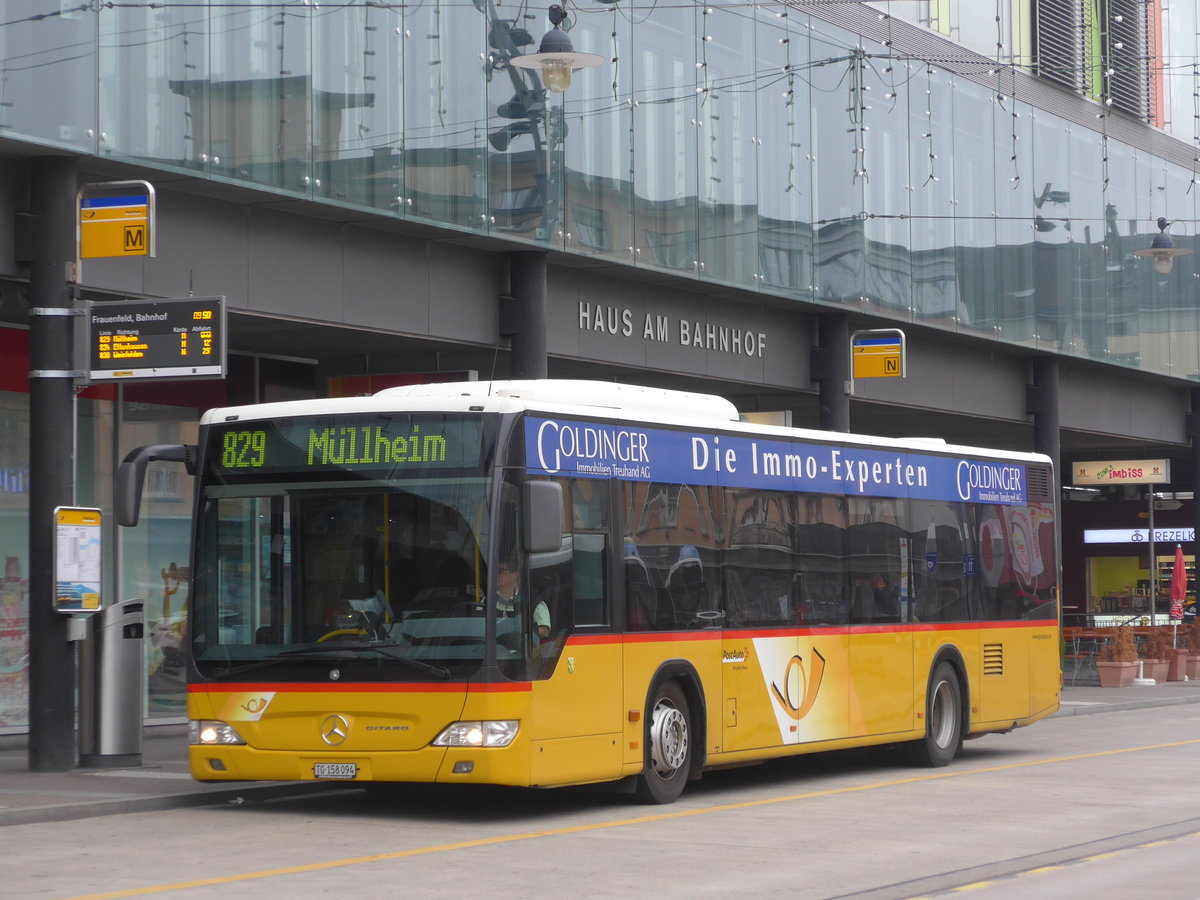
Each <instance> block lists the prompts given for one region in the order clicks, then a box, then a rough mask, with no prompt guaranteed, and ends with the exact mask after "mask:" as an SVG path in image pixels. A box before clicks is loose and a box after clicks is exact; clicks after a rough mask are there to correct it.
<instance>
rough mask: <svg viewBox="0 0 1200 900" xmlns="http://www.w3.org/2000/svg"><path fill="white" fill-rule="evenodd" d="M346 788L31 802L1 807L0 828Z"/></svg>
mask: <svg viewBox="0 0 1200 900" xmlns="http://www.w3.org/2000/svg"><path fill="white" fill-rule="evenodd" d="M338 789H340V790H346V789H347V788H346V783H345V782H328V783H325V784H317V783H315V782H307V781H289V782H286V783H284V784H254V783H249V784H245V785H242V786H241V787H236V788H230V789H227V790H216V791H204V792H202V793H187V794H169V795H167V796H162V797H154V796H140V797H129V798H128V799H124V800H99V801H91V802H85V803H73V804H66V805H61V806H60V805H48V806H32V807H27V808H25V809H7V810H5V809H0V828H3V827H4V826H6V825H34V824H38V823H41V822H68V821H71V820H72V819H90V818H93V817H95V816H115V815H120V814H122V813H131V812H156V811H159V810H167V809H187V808H189V807H192V808H195V807H202V806H222V805H231V806H241V805H242V804H244V803H265V802H267V801H270V800H286V799H290V798H293V797H305V796H308V795H310V794H318V793H327V792H329V791H332V790H338Z"/></svg>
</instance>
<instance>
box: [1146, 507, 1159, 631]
mask: <svg viewBox="0 0 1200 900" xmlns="http://www.w3.org/2000/svg"><path fill="white" fill-rule="evenodd" d="M1146 494H1147V496H1148V498H1149V506H1150V625H1151V626H1153V625H1154V608H1155V607H1156V606H1158V555H1157V554H1156V553H1155V552H1154V485H1152V484H1148V485H1146Z"/></svg>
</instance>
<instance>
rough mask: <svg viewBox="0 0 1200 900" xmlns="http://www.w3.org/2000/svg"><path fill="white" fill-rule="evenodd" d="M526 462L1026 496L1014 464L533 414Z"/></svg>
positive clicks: (959, 497)
mask: <svg viewBox="0 0 1200 900" xmlns="http://www.w3.org/2000/svg"><path fill="white" fill-rule="evenodd" d="M525 465H526V467H527V468H528V470H529V472H530V473H531V474H535V475H572V476H576V477H582V478H619V479H622V480H626V481H655V482H661V483H666V484H699V485H721V486H725V487H740V488H755V489H760V490H769V491H796V492H804V493H818V494H847V495H862V496H872V497H911V498H914V499H925V500H951V501H961V502H971V503H999V504H1006V505H1023V504H1024V503H1025V502H1026V496H1027V494H1026V485H1025V466H1024V465H1022V464H1020V463H1013V462H998V461H996V460H980V459H966V458H961V457H954V456H934V455H932V454H924V453H913V452H904V451H898V450H871V449H867V448H864V447H843V446H836V445H833V446H831V445H825V444H809V443H802V442H800V441H789V440H780V439H775V438H764V437H759V436H743V435H730V434H722V435H715V434H709V433H701V432H691V431H668V430H666V429H659V428H642V427H640V426H636V425H619V424H609V423H604V422H578V421H573V420H568V419H543V418H537V417H533V416H529V417H527V418H526V419H525Z"/></svg>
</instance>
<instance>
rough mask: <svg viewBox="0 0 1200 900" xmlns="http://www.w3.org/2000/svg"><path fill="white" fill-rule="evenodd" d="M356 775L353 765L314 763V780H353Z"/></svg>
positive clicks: (354, 765) (356, 769) (355, 765)
mask: <svg viewBox="0 0 1200 900" xmlns="http://www.w3.org/2000/svg"><path fill="white" fill-rule="evenodd" d="M356 775H358V765H357V764H355V763H314V764H313V777H314V778H354V777H355V776H356Z"/></svg>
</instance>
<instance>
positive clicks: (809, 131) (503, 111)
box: [0, 0, 1200, 731]
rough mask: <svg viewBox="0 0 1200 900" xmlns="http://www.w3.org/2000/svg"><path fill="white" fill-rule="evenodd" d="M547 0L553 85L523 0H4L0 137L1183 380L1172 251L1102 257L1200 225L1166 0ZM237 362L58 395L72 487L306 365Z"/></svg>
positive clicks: (10, 437)
mask: <svg viewBox="0 0 1200 900" xmlns="http://www.w3.org/2000/svg"><path fill="white" fill-rule="evenodd" d="M568 14H569V17H570V22H571V25H572V27H571V30H570V38H571V41H572V42H573V43H574V45H575V46H576V47H577V48H578V49H580V50H585V51H588V52H590V53H595V54H598V55H599V56H601V57H603V58H604V60H605V62H604V64H603V65H601V66H598V67H595V68H588V69H584V70H581V71H579V72H577V73H576V74H575V76H574V81H573V84H572V86H571V87H570V89H569V90H568V91H567V92H566V93H562V94H558V93H549V92H547V91H546V90H545V87H544V85H543V84H542V81H541V79H540V77H539V75H538V74H537V72H536V71H529V70H525V69H522V68H518V67H515V66H512V65H511V64H510V61H511V59H512V58H513V57H514V56H517V55H520V54H524V53H529V52H532V51H533V50H535V49H536V46H537V42H538V39H539V38H540V36H541V34H542V33H543V32H544V31H545V30H546V29H547V27H548V22H547V19H546V17H545V10H544V9H543V8H542V7H530V6H527V5H520V6H510V5H505V4H502V3H499V2H497V0H424V2H420V3H410V4H400V3H395V4H392V3H383V2H357V0H347V2H338V3H331V4H317V3H311V2H307V0H282V2H280V0H275V2H264V0H238V2H234V3H230V2H216V0H214V2H211V3H206V2H189V3H179V4H176V3H172V2H165V3H161V2H160V3H153V4H152V3H141V2H130V3H121V4H99V3H97V4H89V3H78V4H71V3H60V2H59V0H9V2H6V3H5V4H4V10H3V13H0V19H2V21H0V145H2V146H0V149H9V150H11V149H12V148H20V154H21V155H26V156H28V155H31V154H32V153H35V152H45V153H68V154H76V155H79V156H81V157H84V158H89V159H92V160H96V161H102V162H106V163H112V164H115V165H118V166H122V165H124V166H130V167H136V168H137V170H138V171H141V172H145V171H147V170H148V171H151V172H155V173H161V175H162V177H163V178H164V179H166V180H175V181H178V182H186V183H188V184H189V189H190V190H192V191H193V192H194V193H199V194H203V193H204V191H205V186H206V185H211V186H212V189H213V190H214V191H217V190H219V189H220V188H221V187H222V186H235V187H248V188H252V189H254V190H255V191H257V192H259V194H260V195H266V196H269V197H272V198H274V199H276V200H278V201H279V202H280V203H284V202H289V201H290V202H297V201H298V202H300V203H305V204H310V205H311V206H310V208H315V207H319V208H323V209H334V208H336V209H337V210H338V211H339V213H338V214H339V215H341V216H342V217H343V218H353V217H354V216H356V215H357V216H360V217H363V218H375V219H385V220H396V221H397V222H403V223H405V224H406V225H409V226H412V227H413V228H417V229H420V228H428V229H437V230H438V231H439V233H450V234H454V235H460V236H462V237H464V238H472V237H481V238H486V239H488V240H491V241H497V242H500V243H501V244H502V245H503V244H507V245H508V246H509V247H510V248H511V249H515V250H520V249H547V250H553V251H558V252H559V253H562V254H566V255H568V256H570V257H575V258H578V260H580V261H581V263H580V264H581V265H584V264H594V265H596V266H598V267H599V266H608V267H624V268H631V269H641V270H645V271H646V272H647V273H653V274H654V275H655V276H667V277H668V278H669V277H674V278H676V279H679V280H681V281H686V282H688V283H689V284H691V283H698V284H699V285H701V286H702V287H703V288H704V289H706V290H710V292H713V291H720V290H722V289H733V290H736V291H737V292H739V293H740V294H741V295H742V296H745V295H746V294H749V295H752V296H758V297H761V298H763V300H764V302H771V303H774V304H779V303H780V302H784V303H786V302H787V301H796V302H797V303H798V304H803V308H804V309H805V310H807V311H808V312H812V311H813V310H821V309H826V310H834V311H848V312H851V313H854V314H860V315H861V314H865V315H869V316H871V317H876V318H877V319H879V320H880V321H881V322H882V323H884V324H889V323H895V324H899V325H905V324H911V325H914V326H919V327H922V328H928V329H931V330H932V331H934V332H940V333H944V334H945V335H946V336H948V337H954V336H966V337H969V338H971V339H972V340H974V341H987V342H994V343H995V344H997V345H999V346H1001V347H1005V348H1020V349H1023V350H1025V351H1028V352H1029V353H1030V354H1048V355H1054V356H1060V357H1064V358H1068V359H1072V360H1078V361H1084V362H1095V363H1102V364H1107V365H1109V366H1114V367H1118V368H1119V369H1133V370H1137V371H1138V372H1139V373H1143V374H1146V375H1150V376H1155V377H1163V378H1165V379H1168V380H1178V381H1179V382H1181V383H1186V382H1189V381H1191V382H1195V381H1200V304H1197V303H1196V293H1197V284H1198V283H1197V278H1200V268H1198V266H1200V256H1198V255H1197V254H1196V253H1192V254H1191V255H1186V256H1181V257H1179V258H1178V259H1176V260H1175V263H1174V270H1173V272H1171V273H1170V275H1169V276H1168V275H1166V274H1162V273H1158V272H1156V270H1155V267H1154V266H1153V265H1152V264H1151V262H1150V261H1149V260H1147V259H1144V258H1141V257H1138V256H1136V255H1134V254H1135V252H1136V251H1140V250H1145V249H1147V248H1149V247H1150V244H1151V240H1152V238H1153V237H1154V236H1155V234H1157V233H1158V230H1159V229H1158V226H1157V224H1156V223H1157V222H1158V221H1159V220H1160V219H1163V220H1165V221H1166V223H1168V224H1167V232H1168V233H1169V235H1170V236H1171V238H1172V239H1173V240H1174V242H1175V245H1176V247H1179V248H1182V249H1186V250H1193V251H1194V250H1200V246H1198V241H1197V222H1198V221H1200V215H1198V210H1197V199H1198V195H1200V190H1197V185H1196V182H1197V172H1198V171H1200V162H1198V161H1197V160H1198V159H1200V100H1197V97H1200V11H1198V10H1197V8H1196V6H1195V4H1194V3H1190V2H1177V0H1176V2H1168V0H1137V2H1134V0H881V2H871V3H850V2H846V3H829V2H813V3H805V2H792V3H785V2H777V0H766V2H758V3H752V2H733V3H722V4H716V3H714V4H705V3H686V2H685V3H674V4H660V3H656V2H648V0H617V2H609V0H604V2H600V0H580V2H579V3H577V4H572V5H570V6H569V7H568ZM798 308H799V307H798ZM6 325H7V326H8V327H4V326H6ZM0 340H3V342H4V346H3V352H2V353H0V541H2V542H3V545H2V546H0V556H2V557H4V559H5V579H4V581H3V583H0V731H2V730H4V729H6V728H8V729H13V728H16V729H19V728H21V727H22V725H23V720H22V718H21V716H22V715H23V714H24V705H23V704H24V703H25V698H24V690H25V688H24V681H23V679H24V666H25V655H24V654H25V652H26V651H25V649H24V647H25V645H24V643H23V641H24V635H23V628H24V625H23V623H24V621H25V618H24V612H23V608H24V607H23V604H25V602H26V600H25V595H26V591H27V586H26V580H27V578H28V563H27V546H26V542H27V535H26V532H27V527H28V523H27V506H26V502H25V499H24V498H25V497H26V495H27V484H26V481H27V477H28V476H27V472H28V453H29V448H28V444H29V440H28V417H29V410H28V389H27V385H26V382H25V377H24V373H25V372H26V371H27V369H28V340H27V331H25V324H24V322H23V319H22V317H21V316H20V315H18V314H17V313H15V312H13V311H12V310H11V309H9V308H7V307H5V306H4V305H3V304H2V303H0ZM239 365H245V366H250V367H252V368H253V371H254V372H255V373H257V374H255V375H254V376H252V377H251V376H248V377H249V378H250V383H253V384H254V388H253V390H251V391H250V392H249V393H246V392H245V390H244V389H238V390H239V391H241V393H240V394H238V393H237V391H234V394H237V396H234V394H226V393H221V394H220V396H214V395H213V393H212V391H207V390H200V391H197V392H195V393H194V394H191V395H186V392H185V395H186V396H187V398H188V399H181V394H180V392H179V391H178V390H177V389H172V390H164V391H159V392H157V393H156V392H155V391H153V390H151V389H149V388H147V389H146V392H145V393H144V395H139V393H138V392H137V391H135V390H133V389H132V388H124V389H117V388H108V389H95V390H94V391H93V392H89V393H88V394H85V395H84V396H83V398H82V399H81V401H80V406H79V421H80V439H81V444H80V452H79V458H78V468H79V484H80V490H79V494H80V496H79V502H81V503H86V504H94V505H97V506H101V507H104V508H108V507H109V506H110V503H111V498H110V497H108V496H107V494H106V492H107V491H109V486H108V485H109V479H110V477H111V474H112V471H113V469H114V466H115V463H114V460H118V459H119V454H120V449H119V448H127V447H129V446H133V445H136V444H138V443H165V442H175V441H182V440H186V439H188V435H189V433H190V432H192V431H194V428H195V421H196V418H197V411H198V410H199V409H201V408H203V407H204V406H206V405H211V404H214V403H225V402H230V401H231V400H243V399H245V400H250V399H269V398H270V397H272V396H289V397H290V396H303V395H305V394H309V395H311V394H313V393H316V392H317V389H316V388H315V386H314V385H315V381H314V379H313V377H312V374H311V372H307V371H300V370H295V369H292V370H287V371H283V372H276V373H274V374H272V373H270V372H267V371H265V370H263V369H261V368H260V366H259V363H258V362H254V361H252V360H250V358H249V357H246V358H244V360H243V362H242V363H239ZM285 368H286V367H285ZM301 369H303V367H301ZM222 390H224V389H222ZM230 390H231V391H232V390H233V388H231V389H230ZM272 391H274V393H272ZM85 445H86V446H85ZM155 477H158V478H159V480H158V481H154V480H153V478H155ZM172 478H178V479H179V480H180V482H182V481H183V480H184V476H183V475H182V473H176V474H168V473H165V471H164V474H162V475H161V476H152V481H151V483H150V486H149V488H148V491H149V494H148V497H149V501H150V503H151V504H152V505H151V506H150V507H148V510H147V515H148V517H149V518H150V520H151V521H152V522H153V523H157V524H156V525H155V526H154V527H153V528H152V529H150V530H149V531H147V530H146V529H139V530H138V532H136V533H134V534H131V535H130V536H128V537H125V538H122V540H121V545H120V550H119V551H113V552H114V553H115V552H119V553H120V555H121V559H120V565H119V566H118V567H117V569H116V570H119V571H120V573H121V575H120V577H121V582H122V583H121V585H120V586H119V591H120V593H122V594H126V593H129V594H134V593H136V594H146V595H148V596H152V597H153V598H154V603H153V604H152V606H151V607H148V621H147V632H146V633H147V637H148V639H147V663H148V677H149V679H150V686H151V689H150V692H149V698H150V699H149V706H148V713H149V714H150V715H151V716H152V717H155V716H168V717H169V716H171V715H173V714H175V713H176V712H178V710H179V708H180V701H181V694H180V692H179V691H180V686H179V683H178V681H177V676H178V671H177V669H176V670H172V665H173V663H174V664H175V665H176V666H177V661H176V660H174V657H173V656H172V654H173V652H174V650H175V647H176V646H177V643H178V640H177V639H178V633H177V626H178V623H179V621H180V619H179V614H180V611H181V609H182V604H183V603H184V602H185V601H186V586H187V582H186V571H185V567H186V531H187V527H186V523H187V516H188V514H189V508H188V499H187V498H188V497H189V496H190V495H189V493H188V491H187V489H186V486H185V485H184V484H182V483H173V482H172V481H171V479H172ZM172 565H174V566H175V569H174V570H172V568H171V566H172ZM156 679H157V680H156ZM172 679H176V680H172Z"/></svg>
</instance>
